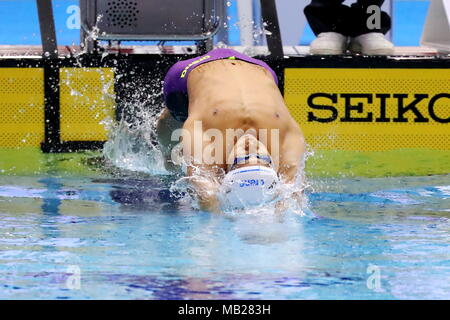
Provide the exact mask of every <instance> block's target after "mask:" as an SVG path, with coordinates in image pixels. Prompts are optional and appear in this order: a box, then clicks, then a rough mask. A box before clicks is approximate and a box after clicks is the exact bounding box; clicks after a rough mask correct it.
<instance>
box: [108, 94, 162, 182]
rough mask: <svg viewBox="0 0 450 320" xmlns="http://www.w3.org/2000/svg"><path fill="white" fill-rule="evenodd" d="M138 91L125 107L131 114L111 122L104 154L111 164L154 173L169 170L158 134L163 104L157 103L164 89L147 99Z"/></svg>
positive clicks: (125, 168)
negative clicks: (160, 105) (158, 122)
mask: <svg viewBox="0 0 450 320" xmlns="http://www.w3.org/2000/svg"><path fill="white" fill-rule="evenodd" d="M154 87H157V86H154ZM139 95H140V92H137V93H136V96H134V97H132V98H131V99H130V101H131V102H129V103H127V104H126V105H125V106H124V108H123V110H127V111H126V113H127V114H128V115H132V117H129V116H127V115H125V114H124V112H122V116H121V120H120V121H119V122H118V123H116V124H111V125H112V128H110V130H109V132H110V136H109V139H108V141H107V142H106V143H105V146H104V147H103V156H104V157H105V159H106V161H107V162H109V164H112V165H113V166H115V167H117V168H120V169H124V170H128V171H134V172H143V173H146V174H152V175H155V174H168V172H167V170H166V169H165V166H164V158H163V154H162V152H161V150H160V148H159V145H158V142H157V137H156V122H157V119H158V118H159V114H160V110H161V107H159V106H158V105H155V101H156V100H157V98H158V96H160V95H161V92H154V93H153V94H152V95H149V96H148V97H146V98H145V99H142V97H141V96H139ZM138 101H139V102H138Z"/></svg>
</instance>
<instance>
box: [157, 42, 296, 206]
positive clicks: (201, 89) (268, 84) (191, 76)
mask: <svg viewBox="0 0 450 320" xmlns="http://www.w3.org/2000/svg"><path fill="white" fill-rule="evenodd" d="M277 84H278V80H277V76H276V74H275V72H274V71H273V70H272V69H271V68H270V67H269V66H268V65H267V64H266V63H264V62H263V61H260V60H257V59H253V58H250V57H248V56H246V55H243V54H241V53H239V52H236V51H234V50H231V49H215V50H212V51H210V52H209V53H207V54H205V55H203V56H201V57H196V58H193V59H189V60H185V61H180V62H178V63H176V64H175V65H173V66H172V67H171V68H170V70H169V71H168V73H167V75H166V77H165V80H164V99H165V104H166V108H165V109H164V110H163V112H162V114H161V116H160V118H159V120H158V123H157V132H158V137H159V142H160V145H161V149H162V152H163V154H164V156H165V158H166V167H167V168H168V169H169V170H171V169H174V161H173V154H174V152H173V149H174V147H175V146H176V145H181V146H182V150H181V152H182V157H183V159H184V161H185V165H186V167H185V169H186V170H185V172H186V174H187V175H188V176H189V177H190V179H189V180H190V181H191V183H192V185H193V188H194V190H195V192H196V196H197V199H198V202H199V205H200V207H201V209H203V210H208V211H220V203H219V202H220V199H221V197H220V194H221V192H224V193H225V198H228V201H229V203H230V204H231V205H232V206H236V207H238V206H239V204H242V205H244V206H245V205H248V204H250V205H257V204H259V203H262V202H264V201H268V200H270V198H271V197H272V198H273V193H271V192H270V191H271V189H273V187H274V185H276V184H277V183H285V184H291V183H294V181H295V179H296V177H297V174H298V171H299V170H301V169H302V168H301V164H302V160H303V156H304V153H305V142H304V138H303V134H302V131H301V130H300V127H299V125H298V124H297V122H296V121H295V120H294V119H293V118H292V116H291V115H290V113H289V111H288V109H287V107H286V105H285V103H284V100H283V97H282V95H281V92H280V91H279V89H278V86H277ZM180 128H181V129H182V130H181V131H182V134H181V136H182V143H181V144H178V143H179V140H178V139H174V135H173V133H174V132H175V131H176V130H177V129H180ZM222 139H223V141H222ZM224 185H226V186H227V188H225V191H224V188H223V186H224ZM267 194H270V196H267Z"/></svg>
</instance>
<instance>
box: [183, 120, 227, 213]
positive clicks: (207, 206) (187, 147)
mask: <svg viewBox="0 0 450 320" xmlns="http://www.w3.org/2000/svg"><path fill="white" fill-rule="evenodd" d="M183 129H184V133H185V134H187V133H189V134H187V135H186V137H183V156H184V159H185V162H186V164H187V175H188V176H189V180H190V182H191V184H192V186H193V188H194V190H195V193H196V197H197V199H198V203H199V205H200V209H201V210H204V211H209V212H220V209H219V208H220V206H219V200H218V198H217V195H218V192H219V183H218V182H217V180H215V179H216V177H217V175H218V168H217V167H215V166H212V165H206V164H203V159H197V160H196V161H195V160H194V156H195V152H194V149H195V148H196V147H200V148H202V144H201V143H200V145H198V142H199V141H196V140H195V137H203V132H201V131H200V132H195V130H198V128H196V126H195V118H192V117H190V118H188V119H187V120H186V121H185V122H184V125H183ZM196 143H197V144H196ZM202 150H203V149H202ZM201 154H202V155H203V153H201ZM192 163H194V164H192Z"/></svg>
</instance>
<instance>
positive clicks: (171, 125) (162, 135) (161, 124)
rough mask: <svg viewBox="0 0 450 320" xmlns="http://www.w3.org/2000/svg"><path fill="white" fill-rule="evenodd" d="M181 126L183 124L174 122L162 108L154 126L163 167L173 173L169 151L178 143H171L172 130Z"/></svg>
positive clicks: (167, 111) (166, 110)
mask: <svg viewBox="0 0 450 320" xmlns="http://www.w3.org/2000/svg"><path fill="white" fill-rule="evenodd" d="M182 126H183V123H182V122H180V121H177V120H175V118H173V117H172V115H171V114H170V112H169V109H167V108H164V110H163V112H162V113H161V115H160V117H159V119H158V122H157V124H156V132H157V134H158V140H159V144H160V146H161V151H162V153H163V155H164V159H165V166H166V169H167V170H169V171H174V170H175V168H174V165H173V164H172V162H171V161H170V160H171V151H172V149H173V147H174V146H175V145H176V144H177V143H178V141H172V133H173V131H174V130H176V129H179V128H181V127H182Z"/></svg>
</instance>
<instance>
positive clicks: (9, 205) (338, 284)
mask: <svg viewBox="0 0 450 320" xmlns="http://www.w3.org/2000/svg"><path fill="white" fill-rule="evenodd" d="M50 156H51V155H50ZM50 156H49V157H50ZM73 156H74V157H75V155H73ZM64 157H65V161H67V158H70V157H71V155H66V156H64ZM86 157H88V158H89V156H86ZM81 158H83V156H82V157H81ZM82 163H83V165H84V166H85V167H86V168H87V169H86V170H87V171H82V170H81V171H77V172H76V174H73V173H72V174H70V173H67V172H64V170H62V171H58V170H54V171H52V170H49V171H48V172H47V173H43V172H39V173H37V174H36V173H35V174H29V175H25V174H11V173H7V172H6V173H4V174H3V175H0V299H449V298H450V255H449V253H450V248H449V242H450V176H449V175H439V176H427V177H395V178H370V179H369V178H352V179H348V178H333V179H331V178H322V179H319V178H314V177H311V178H309V182H310V184H311V188H309V190H308V192H307V196H308V202H309V204H308V207H306V208H304V212H305V214H304V215H300V214H295V213H293V212H289V213H286V214H284V215H271V214H267V213H265V214H261V215H258V214H241V215H217V214H210V213H207V212H201V211H199V210H197V209H195V207H194V206H193V204H192V203H191V202H190V201H188V200H187V199H186V197H182V196H181V195H180V194H177V193H176V192H175V193H174V192H171V191H170V190H171V186H172V185H173V182H174V180H175V178H174V177H171V176H167V175H148V174H139V173H131V172H125V171H114V170H107V169H105V168H102V166H99V165H98V164H97V165H95V164H89V162H86V161H84V162H82ZM90 166H97V168H96V170H93V171H90V170H91V169H90ZM98 167H100V169H99V168H98ZM80 172H81V173H80ZM86 172H87V173H86Z"/></svg>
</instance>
